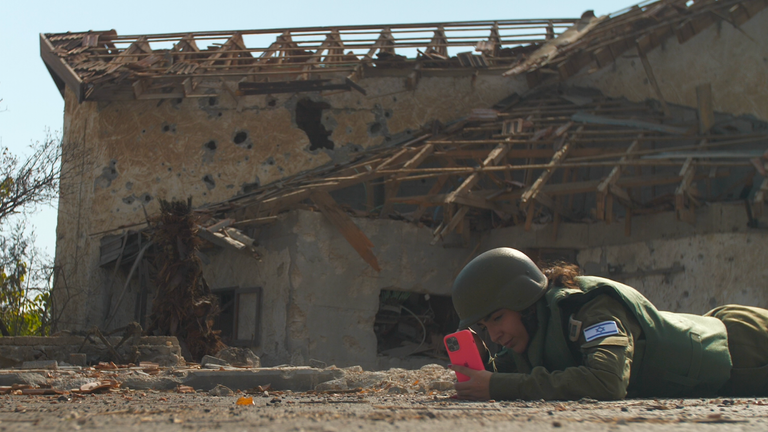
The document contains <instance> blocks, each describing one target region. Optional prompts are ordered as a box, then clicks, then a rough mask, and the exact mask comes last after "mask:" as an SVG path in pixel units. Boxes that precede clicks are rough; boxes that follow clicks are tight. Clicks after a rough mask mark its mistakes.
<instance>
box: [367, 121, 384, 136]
mask: <svg viewBox="0 0 768 432" xmlns="http://www.w3.org/2000/svg"><path fill="white" fill-rule="evenodd" d="M381 129H382V126H381V123H374V124H372V125H371V126H370V127H369V128H368V132H369V133H370V134H371V135H377V134H378V133H379V132H381Z"/></svg>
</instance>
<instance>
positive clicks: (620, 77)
mask: <svg viewBox="0 0 768 432" xmlns="http://www.w3.org/2000/svg"><path fill="white" fill-rule="evenodd" d="M740 29H741V31H739V30H737V29H735V28H734V27H733V26H732V25H731V24H728V23H726V22H724V21H719V22H717V23H715V24H714V25H711V26H710V27H709V28H707V29H706V30H704V31H702V32H701V33H699V34H697V35H696V36H694V37H693V38H691V39H689V40H688V41H686V42H685V43H684V44H682V45H681V44H680V43H678V42H677V39H676V38H675V37H672V38H670V39H667V41H666V42H665V43H664V44H662V45H661V46H660V47H658V48H656V49H654V50H653V51H651V52H650V53H648V61H649V62H650V64H651V67H652V69H653V73H654V75H655V76H656V81H657V82H658V83H659V87H660V88H661V93H662V94H663V96H664V99H665V100H666V101H667V102H669V103H673V104H680V105H686V106H691V107H695V106H696V86H697V85H700V84H704V83H707V82H709V83H712V98H713V103H714V109H715V111H720V112H727V113H731V114H734V115H741V114H751V115H754V116H755V117H757V118H759V119H761V120H768V44H766V43H765V41H766V40H768V9H763V10H762V11H760V12H759V13H758V14H757V15H755V16H754V17H753V18H752V19H750V20H749V21H747V22H746V23H744V24H742V25H741V27H740ZM742 32H743V33H742ZM745 33H746V35H745ZM747 35H748V36H747ZM750 38H751V39H750ZM568 83H569V85H575V86H584V87H593V88H596V89H599V90H600V91H602V92H603V93H604V94H606V95H607V96H613V97H626V98H627V99H629V100H631V101H636V102H638V101H643V100H646V99H658V98H657V97H656V93H655V92H654V90H653V87H652V86H651V85H650V84H649V82H648V79H647V76H646V74H645V70H644V69H643V65H642V63H641V61H640V58H639V57H637V52H636V51H635V50H631V51H627V52H626V53H625V54H624V55H623V56H621V58H619V59H618V60H617V61H616V62H615V64H613V65H611V66H608V67H606V68H603V69H601V70H599V71H597V72H594V73H592V74H590V73H589V72H588V68H587V69H585V70H583V71H581V73H580V74H579V75H577V76H575V77H573V78H571V79H570V80H569V81H568Z"/></svg>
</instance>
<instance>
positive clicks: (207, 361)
mask: <svg viewBox="0 0 768 432" xmlns="http://www.w3.org/2000/svg"><path fill="white" fill-rule="evenodd" d="M208 365H216V366H229V363H228V362H227V361H226V360H224V359H220V358H218V357H214V356H209V355H205V356H203V359H202V360H200V366H201V367H206V366H208Z"/></svg>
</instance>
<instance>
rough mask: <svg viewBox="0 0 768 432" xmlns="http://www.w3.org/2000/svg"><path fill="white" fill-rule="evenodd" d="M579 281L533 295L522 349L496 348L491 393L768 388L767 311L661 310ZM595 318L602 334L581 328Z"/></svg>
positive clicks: (686, 393)
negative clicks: (533, 312)
mask: <svg viewBox="0 0 768 432" xmlns="http://www.w3.org/2000/svg"><path fill="white" fill-rule="evenodd" d="M577 281H578V283H579V285H580V288H581V290H572V289H565V288H556V287H555V288H551V289H549V290H548V291H547V292H546V293H545V294H544V296H543V297H541V298H540V299H539V300H538V301H537V303H536V307H537V318H538V321H539V323H538V324H539V326H538V330H537V332H536V334H535V335H533V338H532V339H531V342H530V344H529V345H528V349H527V350H526V352H525V353H523V354H517V353H515V352H513V351H511V350H507V349H504V350H502V351H501V352H500V353H499V354H498V355H497V356H496V357H495V360H494V368H495V370H496V371H498V372H499V373H495V374H493V375H492V376H491V381H490V396H491V398H492V399H549V400H551V399H570V400H573V399H580V398H582V397H590V398H595V399H601V400H612V399H622V398H624V397H628V396H629V397H654V396H655V397H693V396H712V395H715V394H721V395H733V396H736V395H744V396H751V395H768V311H766V310H764V309H758V308H749V307H745V306H723V307H721V308H718V309H715V310H713V311H711V312H709V313H708V314H707V315H706V316H704V317H700V316H694V315H688V314H674V313H669V312H660V311H658V310H656V308H655V307H654V306H653V305H652V304H651V303H650V302H649V301H648V300H647V299H645V297H643V296H642V295H640V294H639V293H638V292H637V291H635V290H634V289H633V288H631V287H628V286H626V285H623V284H620V283H617V282H614V281H611V280H608V279H603V278H596V277H579V278H577ZM611 323H613V324H611ZM606 324H608V325H607V326H606ZM600 326H603V327H604V328H608V329H609V330H608V331H607V336H600V335H595V334H592V335H590V336H588V335H587V333H588V332H587V331H586V330H587V329H593V328H597V327H600ZM588 337H589V339H588Z"/></svg>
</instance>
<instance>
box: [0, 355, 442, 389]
mask: <svg viewBox="0 0 768 432" xmlns="http://www.w3.org/2000/svg"><path fill="white" fill-rule="evenodd" d="M219 360H220V359H219ZM206 366H208V367H212V368H214V369H202V368H200V366H198V365H192V366H188V367H184V368H168V367H161V366H158V365H157V364H156V363H151V362H142V363H140V364H139V365H137V366H136V365H133V364H131V365H115V364H114V363H106V362H102V363H100V364H98V365H95V366H92V367H86V368H81V367H64V366H60V367H59V369H56V370H52V369H37V370H30V371H29V372H23V373H22V372H17V371H14V370H0V386H5V387H10V386H14V385H15V386H25V388H29V389H35V388H41V389H42V388H45V389H52V391H59V392H67V391H75V392H78V391H80V392H83V388H86V389H91V390H89V391H93V389H97V390H100V389H108V388H117V387H120V388H126V389H132V390H159V391H171V390H176V389H178V388H180V387H181V386H184V387H189V388H191V389H193V390H195V391H206V392H208V391H214V393H218V392H220V391H223V390H222V389H221V387H225V388H227V389H230V391H246V392H251V393H252V392H253V391H256V393H257V394H262V393H265V392H267V393H269V392H274V391H294V392H306V391H316V392H324V393H332V392H340V393H351V392H360V391H363V392H388V391H390V389H393V390H391V392H392V393H396V394H406V393H426V392H430V391H431V392H445V391H451V390H452V389H453V383H454V382H455V377H454V373H453V372H452V371H451V370H450V369H447V368H445V367H443V366H441V365H436V364H432V365H427V366H424V367H422V368H421V369H419V370H406V369H399V368H393V369H390V370H388V371H378V372H368V371H364V370H363V369H362V368H361V367H359V366H353V367H349V368H344V369H340V368H337V367H335V366H331V367H328V368H325V369H317V368H311V367H305V366H302V367H294V366H282V367H272V368H235V367H231V366H219V365H216V364H212V363H211V364H208V365H206ZM217 388H218V390H216V389H217ZM254 389H256V390H254ZM212 394H213V393H212Z"/></svg>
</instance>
